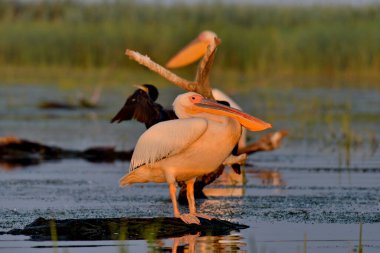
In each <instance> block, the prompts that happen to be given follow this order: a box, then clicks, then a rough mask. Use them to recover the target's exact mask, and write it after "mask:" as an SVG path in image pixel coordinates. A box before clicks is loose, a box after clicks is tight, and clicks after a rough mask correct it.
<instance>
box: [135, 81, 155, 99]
mask: <svg viewBox="0 0 380 253" xmlns="http://www.w3.org/2000/svg"><path fill="white" fill-rule="evenodd" d="M136 87H137V88H139V89H140V90H143V91H145V92H146V93H147V94H148V96H149V97H150V99H152V101H156V100H157V98H158V94H159V93H158V90H157V88H156V86H154V85H152V84H147V83H146V84H142V85H136Z"/></svg>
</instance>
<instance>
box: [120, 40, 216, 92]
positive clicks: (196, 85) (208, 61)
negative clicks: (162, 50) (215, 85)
mask: <svg viewBox="0 0 380 253" xmlns="http://www.w3.org/2000/svg"><path fill="white" fill-rule="evenodd" d="M220 43H221V40H220V39H219V38H217V37H215V39H214V41H213V42H211V43H210V45H209V46H208V48H207V52H206V54H205V55H204V56H203V58H202V61H201V62H200V63H199V65H198V69H197V74H196V76H195V81H188V80H186V79H183V78H181V77H179V76H177V75H176V74H174V73H173V72H171V71H169V70H167V69H166V68H164V67H162V66H161V65H159V64H158V63H156V62H154V61H152V60H151V59H150V58H149V57H148V56H146V55H142V54H140V53H138V52H136V51H133V50H130V49H127V50H126V51H125V54H126V55H127V56H128V57H129V58H130V59H132V60H134V61H136V62H138V63H140V64H141V65H144V66H145V67H147V68H148V69H150V70H152V71H154V72H156V73H157V74H159V75H160V76H162V77H164V78H165V79H167V80H168V81H170V82H172V83H174V84H175V85H177V86H179V87H181V88H182V89H185V90H188V91H194V92H197V93H199V94H201V95H203V96H204V97H207V98H210V99H214V97H213V95H212V90H211V86H210V83H209V75H210V72H211V69H212V65H213V62H214V57H215V52H216V48H217V47H218V45H219V44H220Z"/></svg>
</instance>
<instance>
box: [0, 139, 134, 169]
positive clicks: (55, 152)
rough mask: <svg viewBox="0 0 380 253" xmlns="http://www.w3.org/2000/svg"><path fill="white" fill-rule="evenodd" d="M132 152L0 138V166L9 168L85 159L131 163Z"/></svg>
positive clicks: (111, 148) (109, 148)
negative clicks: (66, 146) (58, 145)
mask: <svg viewBox="0 0 380 253" xmlns="http://www.w3.org/2000/svg"><path fill="white" fill-rule="evenodd" d="M132 152H133V150H131V151H116V150H115V148H113V147H92V148H88V149H86V150H83V151H80V150H71V149H63V148H59V147H55V146H48V145H44V144H41V143H37V142H32V141H28V140H23V139H19V138H16V137H0V164H2V165H3V166H6V165H8V167H9V168H11V167H12V166H13V167H17V166H28V165H36V164H39V163H42V162H44V161H54V160H62V159H68V158H70V159H73V158H79V159H85V160H87V161H90V162H114V161H116V160H120V161H129V160H130V159H131V156H132Z"/></svg>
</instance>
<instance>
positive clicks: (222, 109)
mask: <svg viewBox="0 0 380 253" xmlns="http://www.w3.org/2000/svg"><path fill="white" fill-rule="evenodd" d="M173 108H174V111H175V113H176V115H177V116H178V118H192V117H199V116H200V114H203V115H205V114H204V113H208V114H212V115H216V116H226V117H230V118H233V119H236V120H237V121H239V123H240V124H241V125H242V126H244V127H245V128H247V129H248V130H251V131H262V130H265V129H267V128H271V127H272V125H271V124H269V123H267V122H264V121H262V120H260V119H257V118H255V117H253V116H251V115H248V114H246V113H244V112H242V111H240V110H237V109H234V108H231V107H229V106H226V105H222V104H219V103H217V102H215V101H212V100H210V99H207V98H204V97H203V96H202V95H200V94H198V93H195V92H188V93H185V94H182V95H179V96H177V98H176V99H175V100H174V103H173Z"/></svg>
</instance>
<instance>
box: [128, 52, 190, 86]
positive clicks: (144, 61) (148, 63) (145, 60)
mask: <svg viewBox="0 0 380 253" xmlns="http://www.w3.org/2000/svg"><path fill="white" fill-rule="evenodd" d="M125 54H126V55H127V56H128V57H129V58H130V59H132V60H134V61H136V62H138V63H140V64H141V65H144V66H145V67H147V68H148V69H150V70H152V71H154V72H156V73H157V74H159V75H160V76H162V77H164V78H165V79H167V80H168V81H170V82H172V83H174V84H175V85H177V86H179V87H181V88H182V89H185V90H188V91H196V87H197V83H195V82H192V81H188V80H186V79H183V78H181V77H179V76H177V75H176V74H174V73H173V72H171V71H169V70H167V69H166V68H164V67H162V66H161V65H159V64H158V63H156V62H154V61H152V60H151V59H150V58H149V57H148V56H146V55H145V56H144V55H142V54H140V53H138V52H136V51H133V50H129V49H127V50H126V51H125Z"/></svg>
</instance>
